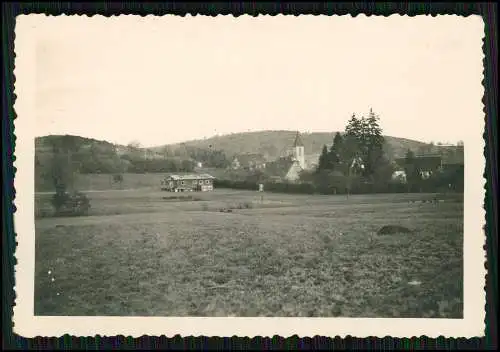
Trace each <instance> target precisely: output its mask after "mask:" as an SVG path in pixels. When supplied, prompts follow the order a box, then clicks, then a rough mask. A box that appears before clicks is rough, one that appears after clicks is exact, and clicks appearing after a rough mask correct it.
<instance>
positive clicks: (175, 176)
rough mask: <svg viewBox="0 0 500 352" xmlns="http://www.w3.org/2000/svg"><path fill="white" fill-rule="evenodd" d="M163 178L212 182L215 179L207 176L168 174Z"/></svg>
mask: <svg viewBox="0 0 500 352" xmlns="http://www.w3.org/2000/svg"><path fill="white" fill-rule="evenodd" d="M165 178H169V179H172V180H213V179H215V177H213V176H212V175H209V174H184V175H179V174H170V175H168V176H166V177H165Z"/></svg>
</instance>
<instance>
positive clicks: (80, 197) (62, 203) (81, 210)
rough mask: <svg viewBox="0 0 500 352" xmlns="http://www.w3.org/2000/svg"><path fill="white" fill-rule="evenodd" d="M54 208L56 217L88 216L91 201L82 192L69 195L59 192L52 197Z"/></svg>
mask: <svg viewBox="0 0 500 352" xmlns="http://www.w3.org/2000/svg"><path fill="white" fill-rule="evenodd" d="M52 206H53V207H54V209H55V213H56V215H66V216H82V215H87V214H88V211H89V209H90V200H89V199H88V198H87V196H86V195H85V194H83V193H80V192H75V193H73V194H69V193H67V192H57V193H56V194H55V195H54V196H53V197H52Z"/></svg>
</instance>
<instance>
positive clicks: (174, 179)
mask: <svg viewBox="0 0 500 352" xmlns="http://www.w3.org/2000/svg"><path fill="white" fill-rule="evenodd" d="M214 180H215V177H213V176H212V175H209V174H185V175H177V174H170V175H168V176H166V177H165V178H164V179H163V180H162V181H161V189H162V191H168V192H193V191H197V192H208V191H213V189H214Z"/></svg>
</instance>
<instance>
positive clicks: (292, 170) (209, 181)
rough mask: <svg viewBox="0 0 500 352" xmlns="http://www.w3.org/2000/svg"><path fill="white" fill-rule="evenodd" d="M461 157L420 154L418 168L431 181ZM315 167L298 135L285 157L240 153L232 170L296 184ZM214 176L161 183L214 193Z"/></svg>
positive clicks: (400, 163) (398, 163)
mask: <svg viewBox="0 0 500 352" xmlns="http://www.w3.org/2000/svg"><path fill="white" fill-rule="evenodd" d="M461 148H462V154H461V155H460V147H459V153H456V154H455V155H454V156H452V157H449V156H448V157H447V156H443V155H417V156H415V160H414V162H415V166H416V167H417V168H418V170H420V173H421V177H422V178H423V179H426V178H429V177H430V176H431V175H432V174H433V173H435V172H437V171H442V170H446V169H449V168H456V167H463V163H464V162H463V146H462V147H461ZM405 164H406V160H405V158H398V159H396V160H395V162H394V166H395V169H396V171H395V172H394V173H393V175H392V179H393V180H396V181H400V182H402V183H406V173H405V171H404V170H405ZM313 167H314V165H307V164H306V156H305V150H304V143H303V142H302V139H301V136H300V133H299V132H297V134H296V136H295V139H294V142H293V144H292V145H291V147H290V149H289V152H288V153H287V155H286V156H283V157H280V158H278V159H277V160H276V161H273V162H268V161H267V160H266V159H265V158H264V156H263V155H261V154H256V153H253V154H250V153H248V154H241V155H237V156H235V157H234V158H233V160H232V162H231V166H230V169H232V170H245V171H257V170H260V171H263V172H264V171H265V172H266V174H268V175H271V176H270V179H271V180H272V181H275V182H283V181H286V182H297V181H298V180H299V179H300V173H301V172H302V171H303V170H307V169H311V168H313ZM214 180H215V177H213V176H211V175H209V174H188V175H169V176H167V177H166V178H165V179H164V180H163V181H162V189H163V190H168V191H174V192H178V191H211V190H213V182H214Z"/></svg>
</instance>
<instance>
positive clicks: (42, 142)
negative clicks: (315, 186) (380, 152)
mask: <svg viewBox="0 0 500 352" xmlns="http://www.w3.org/2000/svg"><path fill="white" fill-rule="evenodd" d="M295 135H296V131H286V130H279V131H258V132H243V133H233V134H227V135H221V136H214V137H211V138H207V139H199V140H191V141H186V142H183V143H176V144H166V145H162V146H157V147H152V148H141V149H142V150H140V151H139V152H140V153H144V154H143V155H145V156H149V157H153V158H155V157H158V158H159V157H162V155H163V151H164V150H165V149H168V150H169V151H170V152H171V153H170V154H171V155H172V156H173V155H175V156H177V157H179V156H182V155H183V152H182V151H183V149H186V148H199V149H203V150H210V149H211V150H220V151H223V152H224V153H225V154H226V155H228V156H229V157H232V156H233V155H236V154H243V153H259V154H262V155H264V157H265V158H266V159H267V160H268V161H272V160H276V158H278V157H280V156H284V155H285V154H286V153H287V151H288V150H289V148H290V147H291V146H292V144H293V141H294V138H295ZM334 135H335V132H314V133H302V134H301V137H302V142H303V143H304V149H305V154H306V159H307V160H308V161H316V160H317V158H318V156H319V154H320V153H321V149H322V148H323V145H327V146H330V145H331V143H332V142H333V137H334ZM62 138H73V139H74V141H75V143H76V144H78V145H79V146H88V147H90V146H93V147H94V148H98V150H108V151H109V150H110V148H112V149H114V150H115V151H116V153H117V154H118V155H122V154H124V153H126V152H127V147H126V146H124V145H118V144H112V143H109V142H107V141H100V140H95V139H91V138H84V137H80V136H58V135H50V136H43V137H37V138H36V142H35V145H36V154H37V155H39V156H40V155H41V154H45V155H46V154H50V147H49V145H50V143H49V142H50V141H51V140H54V139H62ZM385 139H386V142H387V143H386V147H385V150H386V155H387V156H388V157H389V158H390V159H391V160H394V159H396V158H401V157H404V156H405V153H406V151H407V150H408V149H410V150H412V151H414V152H416V153H418V152H419V151H421V150H426V153H440V151H441V152H442V151H443V149H454V147H442V146H436V145H429V144H426V143H424V142H420V141H415V140H411V139H406V138H398V137H392V136H385Z"/></svg>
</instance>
